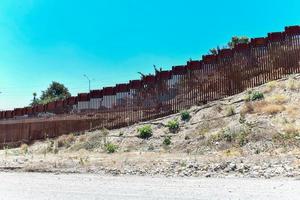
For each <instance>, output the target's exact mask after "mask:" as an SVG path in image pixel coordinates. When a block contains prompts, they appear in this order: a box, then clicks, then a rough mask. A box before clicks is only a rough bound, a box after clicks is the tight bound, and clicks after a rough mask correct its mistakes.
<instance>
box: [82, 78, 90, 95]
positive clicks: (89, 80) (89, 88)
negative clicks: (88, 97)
mask: <svg viewBox="0 0 300 200" xmlns="http://www.w3.org/2000/svg"><path fill="white" fill-rule="evenodd" d="M83 76H84V77H85V78H86V79H87V80H88V81H89V92H91V79H90V78H89V77H88V76H87V75H86V74H83Z"/></svg>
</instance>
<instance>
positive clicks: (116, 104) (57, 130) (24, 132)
mask: <svg viewBox="0 0 300 200" xmlns="http://www.w3.org/2000/svg"><path fill="white" fill-rule="evenodd" d="M299 72H300V26H290V27H286V28H285V31H284V32H274V33H269V34H268V36H267V37H262V38H254V39H251V42H250V43H249V44H238V45H237V46H235V47H234V48H233V49H223V50H221V51H220V52H219V53H218V54H217V55H205V56H203V57H202V60H196V61H189V62H187V64H186V65H184V66H174V67H172V70H170V71H157V72H156V74H155V75H149V76H145V77H143V78H142V79H141V80H131V81H129V83H125V84H118V85H116V86H115V87H107V88H103V89H101V90H94V91H91V93H85V94H78V96H77V97H70V98H68V99H66V100H62V101H56V102H52V103H49V104H47V105H38V106H35V107H26V108H16V109H14V110H11V111H1V112H0V146H2V147H3V146H5V145H19V144H20V143H22V142H26V143H29V142H31V141H34V140H40V139H45V138H52V137H57V136H60V135H63V134H68V133H70V132H80V131H85V130H90V129H96V128H108V129H113V128H120V127H124V126H128V125H131V124H134V123H137V122H140V121H145V120H149V119H154V118H157V117H162V116H166V115H169V114H172V113H176V112H178V111H180V110H183V109H187V108H189V107H190V106H192V105H199V104H205V103H207V102H208V101H213V100H217V99H220V98H224V97H226V96H230V95H234V94H237V93H239V92H242V91H243V90H245V89H247V88H252V87H255V86H258V85H261V84H263V83H266V82H268V81H271V80H276V79H279V78H283V77H285V76H287V75H289V74H293V73H299ZM46 113H52V114H54V115H53V116H49V115H46Z"/></svg>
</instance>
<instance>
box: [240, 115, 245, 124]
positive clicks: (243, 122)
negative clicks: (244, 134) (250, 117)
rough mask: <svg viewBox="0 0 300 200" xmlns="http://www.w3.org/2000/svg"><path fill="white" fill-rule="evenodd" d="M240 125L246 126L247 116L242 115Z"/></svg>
mask: <svg viewBox="0 0 300 200" xmlns="http://www.w3.org/2000/svg"><path fill="white" fill-rule="evenodd" d="M239 123H240V124H245V123H246V117H245V115H240V118H239Z"/></svg>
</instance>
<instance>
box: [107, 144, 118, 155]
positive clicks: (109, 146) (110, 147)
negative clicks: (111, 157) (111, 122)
mask: <svg viewBox="0 0 300 200" xmlns="http://www.w3.org/2000/svg"><path fill="white" fill-rule="evenodd" d="M118 148H119V147H118V145H115V144H113V143H110V142H109V143H107V144H106V145H105V149H106V152H107V153H115V152H116V151H117V149H118Z"/></svg>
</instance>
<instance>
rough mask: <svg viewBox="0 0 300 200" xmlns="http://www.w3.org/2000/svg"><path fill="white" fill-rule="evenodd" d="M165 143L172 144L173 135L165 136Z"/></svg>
mask: <svg viewBox="0 0 300 200" xmlns="http://www.w3.org/2000/svg"><path fill="white" fill-rule="evenodd" d="M163 144H164V145H166V146H169V145H170V144H171V137H170V136H167V137H165V139H164V141H163Z"/></svg>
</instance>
